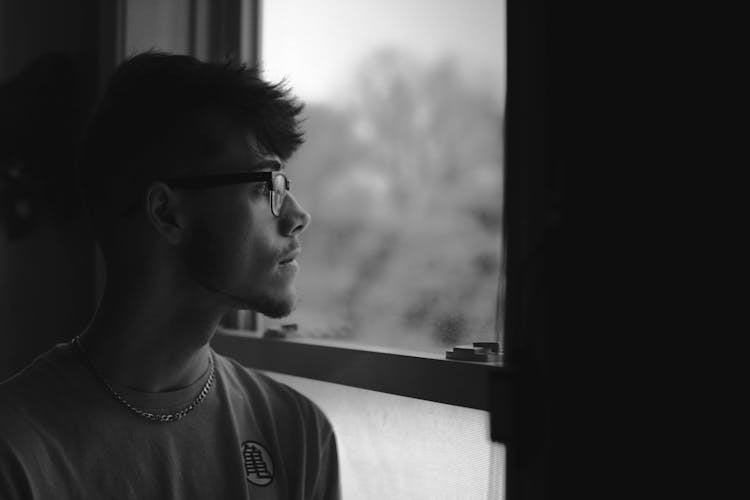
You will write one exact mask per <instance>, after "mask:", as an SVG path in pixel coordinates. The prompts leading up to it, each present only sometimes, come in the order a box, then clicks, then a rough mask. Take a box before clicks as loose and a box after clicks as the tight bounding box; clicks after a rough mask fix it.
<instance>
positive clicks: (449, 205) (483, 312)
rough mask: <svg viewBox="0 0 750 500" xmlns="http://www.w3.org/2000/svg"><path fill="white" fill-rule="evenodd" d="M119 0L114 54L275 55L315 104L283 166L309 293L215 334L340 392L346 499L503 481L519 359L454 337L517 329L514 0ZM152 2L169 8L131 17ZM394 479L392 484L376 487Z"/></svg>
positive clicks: (272, 63)
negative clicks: (477, 358) (511, 299)
mask: <svg viewBox="0 0 750 500" xmlns="http://www.w3.org/2000/svg"><path fill="white" fill-rule="evenodd" d="M118 5H120V6H123V5H125V6H127V8H122V9H121V11H122V12H126V13H127V16H122V17H126V18H127V19H126V21H123V22H125V25H126V28H127V29H125V30H124V33H125V34H124V35H123V37H124V40H121V41H120V42H119V43H120V47H121V48H120V53H119V54H118V57H122V56H123V55H125V54H126V53H130V52H134V51H139V50H144V49H148V48H151V47H156V48H161V49H165V50H171V51H175V52H183V53H192V54H194V55H197V56H198V57H201V58H207V59H221V58H223V57H227V56H229V57H240V58H242V59H244V60H245V61H247V62H254V61H258V60H260V61H261V62H262V64H263V69H264V71H265V76H266V77H267V78H268V79H270V80H280V79H282V78H286V79H287V80H288V82H289V83H290V85H291V86H292V87H293V89H294V91H295V93H296V94H298V95H299V96H300V97H301V98H302V99H303V100H304V101H305V102H306V105H307V108H306V112H305V113H306V118H307V122H306V126H305V128H306V132H307V142H306V145H305V146H303V148H302V149H301V150H300V152H299V153H298V155H297V156H296V157H295V158H293V159H292V161H291V162H290V164H289V165H288V170H289V173H290V178H291V180H292V191H293V192H294V194H295V196H296V197H297V198H298V199H299V200H300V201H301V202H302V204H303V205H305V207H306V208H308V210H309V211H310V212H311V213H312V215H313V222H312V226H311V228H310V230H308V231H307V232H306V233H305V234H304V236H303V239H302V245H303V254H302V257H301V265H302V269H301V272H300V275H299V277H298V289H299V291H300V297H301V302H300V307H299V309H298V311H297V312H296V313H295V315H294V316H293V317H291V318H287V319H285V320H283V321H281V322H279V323H281V324H285V323H290V322H294V323H297V324H298V325H299V327H300V332H299V333H300V336H299V337H298V338H294V337H291V338H286V339H284V340H274V339H267V338H263V337H262V336H261V335H258V333H262V332H263V331H264V329H266V328H275V327H277V326H279V323H274V322H273V321H271V320H270V319H268V318H258V317H257V316H255V315H252V314H249V313H248V312H246V311H243V312H240V313H239V314H238V315H237V316H235V317H233V318H230V319H229V321H228V322H227V324H228V325H229V324H231V325H232V326H233V327H235V328H233V329H225V330H223V331H222V332H220V333H219V334H217V335H216V336H215V338H214V342H213V344H214V348H215V349H216V350H217V351H219V352H222V353H225V354H229V355H231V356H233V357H235V358H236V359H238V360H239V361H240V362H242V363H245V364H246V365H248V366H251V367H254V368H257V369H261V370H264V371H266V372H267V373H269V374H270V375H271V376H273V377H276V378H277V379H279V380H281V381H283V382H285V383H288V384H289V385H291V386H293V387H295V388H297V389H298V390H300V391H301V392H303V393H305V394H307V395H308V396H309V397H310V398H311V399H313V400H314V401H315V402H317V403H318V404H319V405H320V406H321V407H322V408H323V409H324V410H325V411H326V413H327V414H328V415H329V417H330V418H331V420H332V422H333V424H334V427H335V428H336V431H337V433H338V435H339V447H340V452H341V458H342V476H343V480H342V482H343V486H344V497H345V498H384V497H387V498H394V499H398V498H491V499H499V498H505V478H506V474H505V464H506V452H507V451H509V450H510V449H511V448H510V447H509V448H508V449H507V450H506V446H505V445H504V444H501V443H499V442H497V441H499V440H500V439H498V438H497V436H500V437H501V438H502V437H505V436H507V435H508V429H507V427H504V426H502V425H501V427H502V428H500V429H497V428H495V427H496V425H495V424H496V422H500V423H501V424H502V423H503V422H507V421H508V417H507V415H508V414H509V412H510V403H509V400H510V399H509V398H508V397H507V394H508V390H509V387H510V384H509V380H510V378H509V377H508V373H509V372H508V370H507V369H506V368H505V367H504V366H503V365H502V364H501V363H467V362H456V361H448V360H445V354H444V351H445V350H446V349H448V348H450V347H452V346H455V345H457V344H463V343H467V342H471V341H474V340H497V341H502V337H501V333H502V332H501V330H502V328H501V326H502V324H503V318H502V317H501V316H500V315H499V314H498V311H499V310H500V305H501V304H502V303H503V301H502V300H501V297H499V295H500V294H501V292H502V290H503V288H504V283H505V277H504V276H503V274H502V270H503V268H504V267H505V266H504V262H503V260H502V257H503V252H502V250H501V249H502V246H503V245H504V241H502V239H501V236H502V235H501V232H500V230H501V220H502V217H503V203H502V201H503V200H502V194H503V192H504V191H505V188H504V182H505V178H504V173H503V172H504V170H503V167H504V165H503V163H504V158H503V151H504V144H503V142H502V139H503V121H504V108H505V4H504V2H498V1H493V0H471V1H464V2H430V1H428V0H408V1H406V0H402V1H395V0H387V1H386V0H381V1H379V2H370V1H351V0H350V1H345V0H327V1H322V0H321V1H316V2H309V1H300V0H298V1H294V0H271V1H266V2H260V1H259V0H226V1H224V2H211V3H209V2H207V1H205V0H191V1H187V0H186V1H184V2H175V3H173V4H170V5H171V6H172V7H170V8H173V9H176V10H177V11H179V15H177V14H175V15H173V14H174V13H167V12H166V11H158V9H157V11H154V9H155V7H153V6H152V5H151V4H150V3H148V2H144V1H142V0H129V1H125V0H123V2H119V3H118ZM170 12H171V11H170ZM144 16H145V17H151V18H152V19H153V18H154V17H158V16H162V17H163V16H167V17H170V18H171V19H172V20H173V21H172V22H170V23H167V24H165V23H161V22H159V23H150V24H149V23H144V24H141V25H140V27H135V25H136V24H138V23H139V21H138V19H140V18H142V17H144ZM165 29H166V31H167V32H166V33H165ZM322 173H325V174H327V175H326V176H325V177H324V176H321V174H322ZM320 178H325V179H327V182H326V183H322V182H319V181H317V180H316V179H320ZM236 327H242V328H236ZM247 330H254V331H255V334H248V333H247ZM490 375H493V376H492V379H493V380H498V381H500V383H497V384H491V383H490V378H491V377H490ZM491 391H492V392H491ZM491 394H495V395H494V396H491ZM493 398H494V399H493ZM491 408H492V409H495V410H497V409H498V408H499V410H498V411H496V412H495V413H496V414H497V415H499V417H497V415H493V418H492V420H491V419H490V413H489V411H490V409H491ZM496 417H497V418H496ZM365 431H367V432H365ZM491 432H492V433H493V435H494V436H495V439H494V440H492V439H490V433H491ZM508 459H509V460H510V455H508ZM509 466H510V464H509ZM509 474H510V470H509ZM508 479H509V480H510V476H508ZM375 481H377V483H376V482H375ZM383 481H389V488H390V489H389V490H388V491H387V492H384V491H383V490H382V489H381V490H377V489H375V490H371V487H372V488H375V487H376V486H375V485H376V484H383ZM368 495H369V496H368Z"/></svg>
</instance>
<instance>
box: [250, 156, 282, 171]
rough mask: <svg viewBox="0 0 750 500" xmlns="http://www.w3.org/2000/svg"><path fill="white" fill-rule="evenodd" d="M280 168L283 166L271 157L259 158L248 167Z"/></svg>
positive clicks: (258, 168)
mask: <svg viewBox="0 0 750 500" xmlns="http://www.w3.org/2000/svg"><path fill="white" fill-rule="evenodd" d="M282 168H284V166H283V165H282V164H281V162H280V161H278V160H271V159H266V160H261V161H259V162H258V163H254V164H253V165H252V166H251V167H250V169H251V170H281V169H282Z"/></svg>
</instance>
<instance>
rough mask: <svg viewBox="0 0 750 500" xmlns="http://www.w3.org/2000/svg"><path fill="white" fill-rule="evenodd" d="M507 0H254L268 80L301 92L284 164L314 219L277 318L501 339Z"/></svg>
mask: <svg viewBox="0 0 750 500" xmlns="http://www.w3.org/2000/svg"><path fill="white" fill-rule="evenodd" d="M504 9H505V5H504V2H502V1H496V0H462V1H461V2H433V1H429V0H380V1H378V2H371V1H364V0H360V1H352V0H321V1H316V2H309V1H306V0H273V1H269V2H264V4H263V9H262V26H263V28H262V41H261V61H260V62H261V64H262V67H263V69H264V76H265V77H266V78H267V79H269V80H271V81H280V80H282V79H285V80H286V81H287V83H288V84H289V85H290V86H291V87H292V89H293V91H294V92H295V94H297V95H298V96H299V97H300V98H301V99H302V100H303V101H304V102H305V104H306V109H305V111H304V117H305V120H306V121H305V123H304V127H305V129H306V143H305V145H304V146H303V147H302V148H301V150H300V151H299V152H298V154H297V155H296V156H295V157H294V158H293V159H292V160H291V161H290V163H289V165H288V167H287V168H288V172H289V174H290V179H291V181H292V186H293V188H292V191H293V193H294V195H295V197H296V198H297V200H299V201H300V202H301V203H302V205H303V206H304V207H305V208H306V209H307V210H308V211H309V212H310V213H311V214H312V224H311V226H310V227H309V229H308V230H307V231H306V232H305V233H304V234H303V235H302V237H301V243H302V247H303V252H302V255H301V257H300V259H299V262H300V264H301V270H300V273H299V275H298V277H297V289H298V293H299V298H300V302H299V306H298V308H297V310H296V312H295V313H294V314H293V315H292V316H291V317H289V318H286V319H284V320H282V322H291V323H296V324H298V325H299V331H300V332H301V333H302V334H304V335H307V336H310V337H324V338H334V339H340V340H345V341H355V342H361V343H364V344H370V345H379V346H387V347H398V348H406V349H415V350H421V351H431V352H436V351H442V350H445V349H446V348H449V347H452V346H454V345H457V344H465V343H470V342H472V341H476V340H499V338H498V335H499V328H498V326H497V325H498V324H499V323H501V322H500V321H498V318H497V310H498V307H497V304H498V300H497V297H498V290H499V289H500V288H501V285H502V276H501V270H502V263H501V255H502V253H501V243H502V242H501V219H502V211H501V210H502V184H503V156H502V155H503V144H502V137H503V135H502V122H503V112H504V96H505V53H506V51H505V13H504ZM266 321H267V324H271V325H273V323H269V321H270V320H267V319H266Z"/></svg>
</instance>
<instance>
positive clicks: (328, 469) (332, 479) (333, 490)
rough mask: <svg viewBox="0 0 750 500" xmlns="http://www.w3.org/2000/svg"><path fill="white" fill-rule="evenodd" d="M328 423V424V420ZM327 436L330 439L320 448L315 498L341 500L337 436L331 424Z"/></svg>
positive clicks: (317, 499) (318, 499)
mask: <svg viewBox="0 0 750 500" xmlns="http://www.w3.org/2000/svg"><path fill="white" fill-rule="evenodd" d="M324 418H325V417H324ZM326 423H327V424H328V422H327V419H326ZM327 434H328V439H326V441H325V442H324V443H323V446H321V448H320V462H319V463H320V469H319V471H318V480H317V482H316V485H315V491H314V493H313V498H314V499H315V500H341V478H340V476H339V455H338V446H337V442H336V434H335V433H334V432H333V428H332V427H331V426H330V424H328V433H327Z"/></svg>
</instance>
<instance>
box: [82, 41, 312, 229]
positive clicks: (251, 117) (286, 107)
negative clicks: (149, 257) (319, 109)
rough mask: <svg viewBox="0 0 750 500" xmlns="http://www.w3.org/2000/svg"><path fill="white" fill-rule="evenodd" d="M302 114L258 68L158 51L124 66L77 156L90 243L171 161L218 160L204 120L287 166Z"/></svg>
mask: <svg viewBox="0 0 750 500" xmlns="http://www.w3.org/2000/svg"><path fill="white" fill-rule="evenodd" d="M302 109H303V105H302V104H301V103H300V102H299V101H297V99H296V98H295V97H294V96H292V95H291V93H290V91H289V89H288V88H287V87H286V86H285V83H284V82H283V81H282V82H280V83H276V84H273V83H269V82H266V81H264V80H263V79H262V78H261V77H260V76H259V69H258V67H248V66H247V65H244V64H239V63H234V62H224V63H212V62H202V61H199V60H198V59H196V58H194V57H191V56H186V55H174V54H167V53H163V52H156V51H149V52H145V53H142V54H138V55H135V56H133V57H131V58H129V59H127V60H126V61H125V62H123V63H122V64H121V65H120V66H119V67H118V68H117V69H116V70H115V72H114V74H113V75H112V76H111V78H110V80H109V82H108V85H107V87H106V89H105V91H104V95H103V96H102V99H101V100H100V102H99V105H98V107H97V109H96V111H95V112H94V114H93V116H92V118H91V120H90V122H89V125H88V129H87V133H86V135H85V138H84V141H83V145H82V149H81V151H80V155H79V162H78V173H79V180H80V186H81V192H82V195H83V198H84V203H85V205H86V206H87V207H88V208H89V212H90V213H91V216H92V225H93V229H94V233H95V235H96V236H97V238H98V239H99V238H100V236H101V232H100V229H101V227H100V226H105V227H106V226H108V225H109V224H102V222H107V221H108V218H110V217H113V216H117V214H118V211H121V210H124V209H125V208H127V207H126V206H124V205H123V204H124V203H128V202H132V201H133V199H134V198H136V199H137V196H138V195H139V194H140V193H139V190H143V189H144V188H145V187H146V185H147V183H148V182H150V181H152V180H154V179H156V178H158V175H160V174H165V173H166V172H165V171H164V170H165V169H167V168H169V163H170V161H178V159H179V158H196V157H198V158H201V157H205V158H209V157H211V155H212V154H215V153H217V152H218V151H217V148H218V146H217V145H218V144H219V142H220V140H221V138H219V137H212V134H210V133H207V131H206V129H205V128H204V127H202V126H201V124H202V122H205V121H206V120H207V119H209V118H210V117H219V118H220V119H224V120H229V122H230V123H232V124H237V125H238V126H241V127H244V128H246V129H248V131H249V132H251V133H252V134H253V135H254V136H255V138H256V140H257V146H258V148H259V149H260V150H261V151H262V152H264V153H270V154H275V155H277V156H279V158H281V159H282V160H287V159H288V158H289V157H291V156H292V154H293V153H294V152H295V151H296V150H297V148H298V147H299V146H300V145H301V144H302V142H303V132H302V129H301V120H300V119H299V115H300V113H301V111H302ZM213 135H216V134H215V133H214V134H213ZM109 222H111V221H109Z"/></svg>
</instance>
